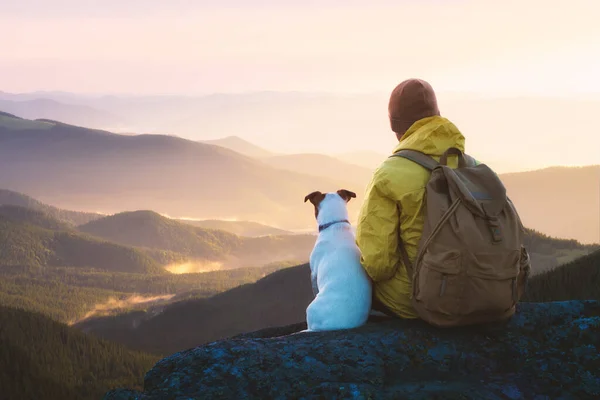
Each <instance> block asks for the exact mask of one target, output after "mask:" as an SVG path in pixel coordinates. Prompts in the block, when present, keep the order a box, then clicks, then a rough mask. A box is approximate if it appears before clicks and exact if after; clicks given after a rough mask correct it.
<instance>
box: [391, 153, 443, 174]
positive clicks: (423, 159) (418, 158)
mask: <svg viewBox="0 0 600 400" xmlns="http://www.w3.org/2000/svg"><path fill="white" fill-rule="evenodd" d="M390 157H402V158H406V159H408V160H411V161H413V162H416V163H417V164H419V165H420V166H422V167H423V168H427V169H428V170H430V171H433V169H434V168H435V167H437V166H438V165H440V163H438V162H437V161H436V160H434V159H433V158H432V157H430V156H428V155H427V154H424V153H421V152H420V151H416V150H408V149H406V150H400V151H398V152H396V153H394V154H392V155H391V156H390Z"/></svg>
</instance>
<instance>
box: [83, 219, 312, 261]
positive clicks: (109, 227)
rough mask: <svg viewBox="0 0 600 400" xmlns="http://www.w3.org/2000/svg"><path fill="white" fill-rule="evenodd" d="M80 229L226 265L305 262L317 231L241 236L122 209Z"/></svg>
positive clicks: (111, 238)
mask: <svg viewBox="0 0 600 400" xmlns="http://www.w3.org/2000/svg"><path fill="white" fill-rule="evenodd" d="M79 229H80V230H81V231H82V232H85V233H88V234H90V235H94V236H96V237H100V238H103V239H106V240H110V241H112V242H115V243H120V244H124V245H129V246H137V247H146V248H151V249H161V250H168V251H172V252H175V253H178V254H181V255H184V256H188V257H190V258H192V259H194V258H198V259H202V260H213V261H219V262H220V263H222V268H235V267H245V266H261V265H265V264H269V263H272V262H280V261H289V260H295V261H297V262H304V261H306V260H308V257H309V255H310V251H311V250H312V247H313V246H314V242H315V240H316V237H315V236H314V235H284V236H266V237H240V236H237V235H235V234H233V233H229V232H225V231H220V230H213V229H206V228H200V227H196V226H192V225H189V224H185V223H182V222H178V221H176V220H173V219H169V218H166V217H163V216H161V215H159V214H157V213H155V212H152V211H135V212H125V213H119V214H115V215H112V216H109V217H105V218H102V219H99V220H96V221H92V222H90V223H88V224H85V225H82V226H80V227H79ZM190 272H192V271H190Z"/></svg>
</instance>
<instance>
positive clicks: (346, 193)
mask: <svg viewBox="0 0 600 400" xmlns="http://www.w3.org/2000/svg"><path fill="white" fill-rule="evenodd" d="M337 194H338V195H339V196H340V197H341V198H342V199H344V201H345V202H346V203H347V202H349V201H350V199H354V198H355V197H356V193H354V192H351V191H349V190H346V189H340V190H338V191H337Z"/></svg>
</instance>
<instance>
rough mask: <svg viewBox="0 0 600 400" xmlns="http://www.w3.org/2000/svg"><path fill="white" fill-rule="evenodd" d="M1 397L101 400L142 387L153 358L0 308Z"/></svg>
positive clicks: (40, 317)
mask: <svg viewBox="0 0 600 400" xmlns="http://www.w3.org/2000/svg"><path fill="white" fill-rule="evenodd" d="M0 343H2V352H1V353H0V371H1V373H0V388H2V389H1V392H0V397H1V398H3V399H22V400H26V399H32V400H33V399H45V400H54V399H56V400H59V399H60V400H71V399H73V400H85V399H90V400H91V399H94V400H95V399H99V398H101V397H102V396H103V394H104V393H105V392H106V391H107V390H109V389H111V388H113V387H121V386H124V387H129V386H132V387H133V386H135V387H137V388H140V389H141V388H142V386H143V377H144V374H145V373H146V371H147V370H149V369H150V368H151V367H152V366H153V365H154V364H155V363H156V362H157V361H158V359H157V357H155V356H151V355H148V354H143V353H139V352H134V351H131V350H128V349H126V348H125V347H123V346H122V345H118V344H115V343H110V342H107V341H105V340H102V339H98V338H96V337H94V336H91V335H86V334H84V333H82V332H80V331H79V330H77V329H73V328H69V327H67V326H66V325H63V324H60V323H58V322H55V321H52V320H51V319H50V318H48V317H45V316H43V315H40V314H37V313H31V312H26V311H23V310H19V309H14V308H8V307H4V306H0Z"/></svg>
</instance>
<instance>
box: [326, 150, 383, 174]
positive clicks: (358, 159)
mask: <svg viewBox="0 0 600 400" xmlns="http://www.w3.org/2000/svg"><path fill="white" fill-rule="evenodd" d="M391 151H392V150H391V149H390V154H391ZM390 154H385V153H378V152H376V151H368V150H365V151H353V152H349V153H342V154H337V155H335V157H336V158H338V159H340V160H342V161H344V162H347V163H349V164H354V165H360V166H361V167H364V168H368V169H369V170H370V171H374V170H375V168H377V167H379V166H380V165H381V163H383V161H385V159H386V158H387V157H389V156H390Z"/></svg>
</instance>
